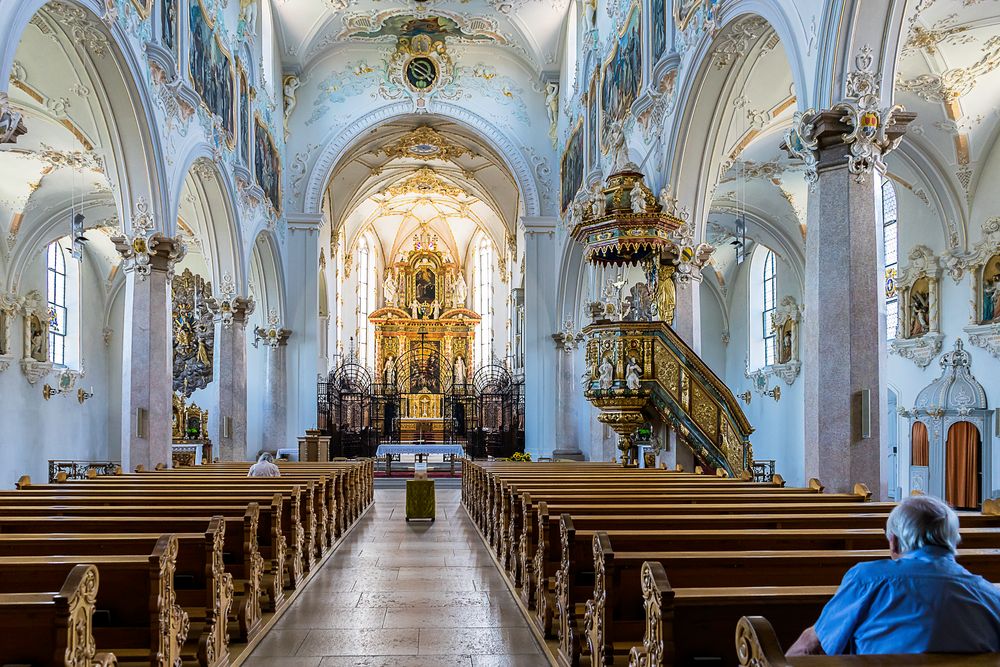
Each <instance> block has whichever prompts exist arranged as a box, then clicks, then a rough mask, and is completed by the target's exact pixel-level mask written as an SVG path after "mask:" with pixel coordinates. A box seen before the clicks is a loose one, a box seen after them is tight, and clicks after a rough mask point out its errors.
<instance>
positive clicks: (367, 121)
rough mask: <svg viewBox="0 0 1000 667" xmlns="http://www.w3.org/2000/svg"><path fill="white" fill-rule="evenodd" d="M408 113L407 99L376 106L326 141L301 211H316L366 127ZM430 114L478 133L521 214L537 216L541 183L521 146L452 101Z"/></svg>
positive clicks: (311, 174) (306, 188)
mask: <svg viewBox="0 0 1000 667" xmlns="http://www.w3.org/2000/svg"><path fill="white" fill-rule="evenodd" d="M411 112H412V104H411V103H410V102H396V103H393V104H389V105H386V106H383V107H380V108H378V109H375V110H373V111H371V112H369V113H367V114H365V115H364V116H361V117H360V118H357V119H355V120H354V121H353V122H351V123H350V124H348V125H347V126H346V127H344V128H342V129H341V130H340V131H339V132H338V133H337V134H336V135H335V136H334V138H333V140H331V141H329V142H327V144H326V146H325V147H324V148H323V151H322V152H321V153H320V155H319V157H317V158H316V162H315V163H314V164H313V167H312V169H311V170H309V171H307V173H308V177H307V179H306V187H305V192H304V194H303V196H302V202H301V204H302V209H301V210H302V211H303V212H306V213H317V212H319V211H320V210H321V208H320V207H321V204H322V201H323V192H324V190H325V188H326V186H327V183H329V181H330V178H331V176H332V175H333V172H334V169H335V168H336V166H337V164H338V163H339V162H340V161H341V159H342V158H343V157H344V156H345V155H347V154H348V153H349V152H350V151H351V148H352V147H353V145H354V144H356V143H358V142H360V141H363V140H364V137H365V135H366V134H367V132H368V130H371V129H373V128H375V127H378V126H379V125H382V124H383V123H385V122H387V121H390V120H392V119H394V118H396V117H398V116H405V115H407V114H409V113H411ZM433 115H434V116H439V117H441V118H444V119H447V120H450V121H452V122H455V123H458V124H459V125H462V126H464V127H466V128H467V129H469V130H472V131H474V132H476V133H477V134H479V135H480V136H481V137H482V138H483V139H484V140H485V141H486V143H488V144H489V145H490V147H491V148H493V149H494V151H496V153H497V155H499V156H500V158H501V159H502V160H503V161H504V164H505V165H506V167H507V169H508V170H509V171H510V173H511V175H512V176H513V177H514V181H515V183H517V187H518V190H519V191H520V193H521V199H522V202H523V210H524V215H527V216H537V215H541V214H542V210H541V202H540V198H539V194H540V185H543V184H539V183H538V182H537V179H536V176H535V173H534V170H533V169H532V168H531V166H529V163H528V160H527V159H526V158H525V156H524V155H523V153H522V151H521V149H520V148H519V147H518V146H517V145H516V144H515V143H514V142H513V141H511V140H510V139H509V138H508V137H507V136H506V134H504V133H503V132H501V131H500V130H499V129H497V127H496V126H495V125H493V124H492V123H490V122H489V121H488V120H486V119H485V118H483V117H482V116H480V115H478V114H475V113H473V112H471V111H469V110H468V109H463V108H462V107H459V106H456V105H453V104H447V103H441V102H437V103H435V104H434V114H433Z"/></svg>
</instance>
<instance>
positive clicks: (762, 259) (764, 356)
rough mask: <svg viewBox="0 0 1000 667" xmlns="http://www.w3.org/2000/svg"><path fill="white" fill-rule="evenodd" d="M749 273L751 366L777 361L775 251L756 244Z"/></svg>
mask: <svg viewBox="0 0 1000 667" xmlns="http://www.w3.org/2000/svg"><path fill="white" fill-rule="evenodd" d="M750 257H751V258H750V262H749V264H750V268H749V274H747V292H748V294H747V295H748V298H749V302H748V304H747V314H748V319H747V362H748V364H749V366H750V369H751V370H756V369H758V368H763V367H764V366H767V365H770V364H773V363H776V362H777V354H776V352H775V342H776V341H777V334H776V333H775V332H774V331H772V330H771V315H772V314H773V313H774V310H775V306H776V305H777V291H778V273H777V258H776V257H775V255H774V252H773V251H772V250H771V249H770V248H768V247H766V246H763V245H758V246H757V247H755V248H754V250H753V254H752V255H751V256H750Z"/></svg>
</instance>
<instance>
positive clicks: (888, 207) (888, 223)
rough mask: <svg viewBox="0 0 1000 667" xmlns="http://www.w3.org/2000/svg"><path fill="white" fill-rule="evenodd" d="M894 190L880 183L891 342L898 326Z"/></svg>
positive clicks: (887, 183) (887, 327)
mask: <svg viewBox="0 0 1000 667" xmlns="http://www.w3.org/2000/svg"><path fill="white" fill-rule="evenodd" d="M896 210H897V207H896V190H895V188H893V186H892V182H891V181H890V180H889V179H887V178H886V179H883V181H882V236H883V243H884V244H885V335H886V338H888V339H889V340H892V339H893V338H895V337H896V329H897V327H898V326H899V294H898V293H897V292H896V274H897V271H898V270H899V250H898V247H899V242H898V239H897V233H898V229H897V213H896Z"/></svg>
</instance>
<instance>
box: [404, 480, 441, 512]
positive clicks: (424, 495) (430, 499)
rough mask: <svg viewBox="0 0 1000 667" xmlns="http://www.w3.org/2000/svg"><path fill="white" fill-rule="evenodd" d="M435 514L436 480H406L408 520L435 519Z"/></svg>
mask: <svg viewBox="0 0 1000 667" xmlns="http://www.w3.org/2000/svg"><path fill="white" fill-rule="evenodd" d="M434 514H435V504H434V480H433V479H408V480H406V520H407V521H409V520H410V519H430V520H431V521H433V520H434Z"/></svg>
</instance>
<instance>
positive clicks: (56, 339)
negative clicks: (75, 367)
mask: <svg viewBox="0 0 1000 667" xmlns="http://www.w3.org/2000/svg"><path fill="white" fill-rule="evenodd" d="M45 258H46V259H45V266H46V294H47V295H48V303H49V361H51V362H52V363H54V364H56V365H58V366H64V365H66V334H67V332H68V330H69V309H68V308H67V301H66V254H65V253H64V252H63V248H62V246H61V245H59V242H58V241H54V242H53V243H50V244H49V247H48V250H47V252H46V255H45Z"/></svg>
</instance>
